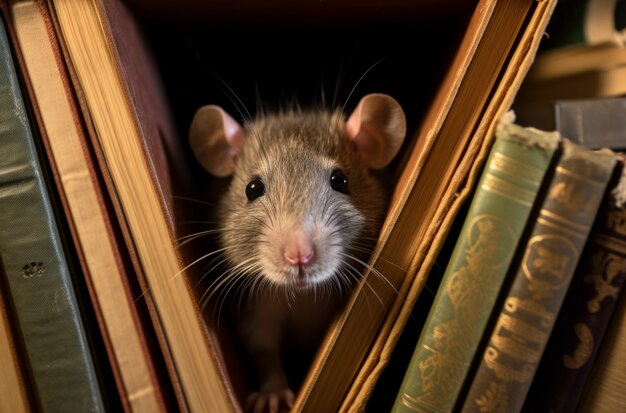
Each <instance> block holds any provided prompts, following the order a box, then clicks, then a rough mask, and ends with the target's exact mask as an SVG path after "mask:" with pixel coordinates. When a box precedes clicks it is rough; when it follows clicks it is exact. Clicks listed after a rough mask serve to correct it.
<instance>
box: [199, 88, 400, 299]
mask: <svg viewBox="0 0 626 413" xmlns="http://www.w3.org/2000/svg"><path fill="white" fill-rule="evenodd" d="M405 133H406V122H405V117H404V112H403V111H402V108H401V107H400V105H399V104H398V103H397V102H396V101H395V100H394V99H392V98H391V97H389V96H387V95H383V94H371V95H367V96H365V97H364V98H363V99H361V101H360V103H359V105H358V106H357V108H356V109H355V111H354V112H353V113H352V114H351V115H350V117H349V118H348V119H347V120H344V118H343V116H342V115H341V114H340V113H330V112H326V111H312V112H305V113H302V112H288V113H280V114H276V115H268V116H263V117H261V118H259V119H257V120H255V121H254V122H250V123H249V124H247V125H246V126H245V128H243V127H241V126H240V125H239V124H238V123H237V122H236V121H235V120H233V119H232V118H231V117H230V116H229V115H228V114H227V113H225V112H224V111H223V110H222V109H221V108H219V107H217V106H204V107H202V108H200V109H199V110H198V111H197V113H196V115H195V117H194V119H193V121H192V124H191V130H190V143H191V147H192V149H193V152H194V154H195V156H196V157H197V159H198V161H199V162H200V164H202V166H203V167H204V168H205V169H206V170H207V171H208V172H210V173H211V174H213V175H216V176H230V175H232V176H233V178H232V182H231V185H230V187H229V189H228V192H227V194H226V195H225V196H224V198H223V199H222V200H221V204H220V212H219V220H220V223H221V226H222V238H221V242H222V246H223V247H224V249H225V255H226V258H227V260H228V261H229V263H230V266H231V271H232V274H238V276H239V275H247V274H257V275H260V276H261V277H262V279H265V280H268V281H270V282H271V283H272V284H274V285H286V286H292V287H294V288H309V287H311V286H315V285H317V284H318V283H323V282H325V281H330V282H335V283H336V282H337V280H339V281H342V280H343V282H348V281H349V280H353V279H355V278H356V277H357V275H358V274H356V270H355V262H358V260H359V257H361V258H363V253H364V252H365V253H366V251H365V249H364V246H365V245H367V244H368V243H370V242H371V240H373V239H374V237H375V236H376V234H377V232H378V230H379V228H380V225H381V223H382V219H383V214H384V208H385V202H384V200H385V193H384V192H383V189H382V188H381V186H380V184H379V182H378V181H377V179H376V178H375V177H374V176H373V175H372V173H371V170H372V169H379V168H383V167H384V166H386V165H387V164H388V163H389V162H390V161H391V160H392V159H393V157H394V156H395V155H396V153H397V152H398V150H399V148H400V146H401V144H402V141H403V140H404V136H405Z"/></svg>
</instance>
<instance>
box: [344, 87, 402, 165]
mask: <svg viewBox="0 0 626 413" xmlns="http://www.w3.org/2000/svg"><path fill="white" fill-rule="evenodd" d="M346 135H347V136H348V139H350V140H351V141H352V143H353V144H354V146H355V148H356V151H357V153H358V154H359V156H360V157H361V159H362V160H363V162H365V165H366V166H367V167H368V168H371V169H379V168H383V167H385V166H387V164H389V162H391V160H392V159H393V157H394V156H396V154H397V153H398V150H400V146H402V142H403V141H404V136H405V135H406V119H405V117H404V111H403V110H402V107H401V106H400V104H399V103H398V102H397V101H396V100H395V99H394V98H392V97H391V96H389V95H385V94H382V93H373V94H370V95H366V96H364V97H363V98H362V99H361V101H360V102H359V105H358V106H357V108H356V109H355V110H354V112H352V114H351V115H350V117H349V118H348V121H347V122H346Z"/></svg>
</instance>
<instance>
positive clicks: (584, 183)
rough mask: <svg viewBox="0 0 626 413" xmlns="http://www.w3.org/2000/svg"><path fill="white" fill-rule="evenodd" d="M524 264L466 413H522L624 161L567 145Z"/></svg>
mask: <svg viewBox="0 0 626 413" xmlns="http://www.w3.org/2000/svg"><path fill="white" fill-rule="evenodd" d="M562 146H563V151H562V155H561V157H560V159H559V162H558V164H557V166H556V170H555V172H554V176H553V177H552V179H551V181H550V186H549V188H548V190H547V194H546V196H545V198H544V199H543V200H542V205H541V209H540V211H539V215H538V217H537V219H536V221H535V222H534V223H533V229H532V231H531V235H530V237H529V239H528V242H527V243H526V245H525V248H524V251H523V254H524V255H523V258H522V260H521V262H520V264H519V268H517V270H516V273H515V277H514V278H513V280H512V284H511V288H510V290H509V291H508V293H507V296H506V298H505V300H504V304H503V305H502V308H499V309H498V310H497V311H498V313H496V314H499V316H498V320H497V321H496V323H495V326H494V328H493V331H491V333H490V339H489V343H488V344H487V347H486V349H485V350H484V352H483V354H482V357H481V361H480V365H479V367H478V370H477V371H476V375H475V376H474V378H473V381H472V384H471V386H470V389H469V392H468V396H467V398H466V400H465V404H464V406H463V412H507V413H514V412H518V411H520V410H521V409H522V406H523V404H524V400H525V399H526V395H527V394H528V389H529V388H530V385H531V382H532V379H533V377H534V375H535V372H536V370H537V367H538V365H539V361H540V360H541V356H542V354H543V351H544V349H545V346H546V344H547V342H548V338H549V337H550V333H551V332H552V328H553V327H554V323H555V321H556V318H557V315H558V313H559V310H560V308H561V305H562V304H563V299H564V298H565V294H566V292H567V290H568V288H569V285H570V283H571V280H572V276H573V274H574V271H575V269H576V267H577V265H578V261H579V258H580V256H581V254H582V250H583V248H584V246H585V243H586V241H587V238H588V236H589V232H590V230H591V225H592V224H593V221H594V219H595V217H596V215H597V212H598V208H599V206H600V203H601V200H602V199H603V196H604V193H605V192H606V189H607V185H608V182H609V179H610V178H611V175H612V174H613V171H614V169H615V164H616V161H617V158H616V156H615V154H614V153H613V152H612V151H610V150H602V151H591V150H589V149H585V148H583V147H581V146H578V145H576V144H573V143H571V142H569V141H567V140H563V141H562Z"/></svg>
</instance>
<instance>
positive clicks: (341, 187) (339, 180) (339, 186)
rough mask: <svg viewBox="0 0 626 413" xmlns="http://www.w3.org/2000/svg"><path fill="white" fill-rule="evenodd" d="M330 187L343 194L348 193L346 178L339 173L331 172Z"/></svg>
mask: <svg viewBox="0 0 626 413" xmlns="http://www.w3.org/2000/svg"><path fill="white" fill-rule="evenodd" d="M330 187H331V188H332V189H334V190H335V191H338V192H341V193H344V194H347V193H348V192H350V191H349V190H348V177H347V176H346V175H345V174H344V173H343V172H341V171H333V173H332V174H331V175H330Z"/></svg>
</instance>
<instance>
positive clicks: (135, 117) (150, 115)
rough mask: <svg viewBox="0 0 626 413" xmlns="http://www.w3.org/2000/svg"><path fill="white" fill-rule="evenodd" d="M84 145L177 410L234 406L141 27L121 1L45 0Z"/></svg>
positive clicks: (177, 151)
mask: <svg viewBox="0 0 626 413" xmlns="http://www.w3.org/2000/svg"><path fill="white" fill-rule="evenodd" d="M48 6H49V9H50V14H51V16H52V19H53V22H54V27H55V29H56V33H57V36H58V37H59V43H60V44H61V45H62V51H63V57H64V59H65V60H66V61H67V62H68V68H70V70H71V79H72V83H73V87H74V90H75V91H76V94H77V96H78V99H79V102H80V109H81V114H82V116H83V118H84V119H86V120H87V121H88V123H89V128H88V129H89V140H90V144H91V145H92V146H93V147H94V148H96V152H97V157H98V167H99V168H98V169H99V171H100V173H102V174H103V175H105V179H106V182H107V184H108V185H107V190H108V193H109V195H110V196H111V198H112V200H113V203H114V205H115V207H116V208H115V213H116V218H117V222H118V224H119V225H120V227H121V228H122V233H123V236H124V238H123V241H124V244H123V248H127V249H128V250H129V251H130V252H131V256H132V257H133V258H134V259H135V260H136V261H135V262H134V264H135V265H134V269H135V273H136V276H137V277H139V278H140V279H141V283H142V288H143V291H142V296H147V297H149V298H150V301H151V302H153V303H154V311H153V312H151V314H150V316H151V321H152V324H153V326H154V328H155V331H156V335H157V338H158V344H159V347H160V352H161V354H162V355H163V357H164V358H165V363H166V367H167V372H168V375H169V380H170V381H171V382H172V385H173V388H174V392H175V396H176V401H177V403H178V407H179V408H180V409H181V410H191V411H199V412H202V411H219V412H229V411H238V410H239V409H240V407H239V404H238V401H237V400H236V398H235V394H234V391H233V390H232V387H231V385H230V381H229V380H227V379H225V378H227V377H228V373H227V372H226V370H225V366H224V363H223V361H222V356H221V351H220V348H219V346H218V342H217V338H216V336H215V334H214V331H213V330H210V329H209V328H208V326H207V324H206V323H205V320H203V318H202V314H201V312H200V310H199V306H198V303H197V301H196V297H194V294H193V292H192V290H191V287H190V285H189V283H188V281H187V277H186V275H187V274H186V272H185V269H186V266H187V265H188V264H189V262H188V261H185V260H184V257H183V253H182V252H181V250H180V249H179V248H178V243H177V242H176V240H177V235H176V232H175V226H174V223H175V222H177V221H178V220H179V217H178V215H177V213H178V212H179V211H178V210H175V209H174V208H173V204H174V201H173V196H172V186H173V185H174V184H175V185H177V188H178V189H180V188H182V187H184V185H185V182H187V185H189V184H190V183H191V182H192V181H191V179H190V178H189V177H186V178H184V174H185V171H184V169H185V166H186V163H185V162H184V160H183V159H182V157H181V153H182V150H183V148H182V144H181V141H180V140H179V139H178V136H177V134H176V132H175V130H174V127H173V121H172V119H171V110H170V108H169V106H168V101H167V99H166V97H165V95H164V93H163V90H162V84H161V82H160V79H159V73H158V70H157V68H156V66H155V63H154V61H153V59H152V56H151V53H150V50H149V48H148V47H147V43H146V41H145V39H144V37H143V34H142V31H141V28H140V26H139V24H138V22H137V20H136V18H135V16H134V15H133V14H132V12H131V11H130V10H129V9H128V7H127V5H126V4H125V3H124V2H122V1H99V0H88V1H79V2H76V1H65V0H53V1H50V2H48Z"/></svg>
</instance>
